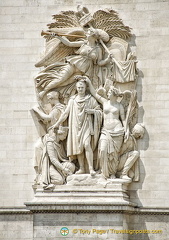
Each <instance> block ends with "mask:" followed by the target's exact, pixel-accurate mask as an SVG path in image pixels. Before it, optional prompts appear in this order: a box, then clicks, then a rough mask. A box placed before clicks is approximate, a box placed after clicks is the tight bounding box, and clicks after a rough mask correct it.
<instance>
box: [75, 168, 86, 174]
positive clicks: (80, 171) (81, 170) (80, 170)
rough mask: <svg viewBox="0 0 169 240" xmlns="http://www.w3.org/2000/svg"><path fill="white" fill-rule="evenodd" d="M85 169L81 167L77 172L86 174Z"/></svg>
mask: <svg viewBox="0 0 169 240" xmlns="http://www.w3.org/2000/svg"><path fill="white" fill-rule="evenodd" d="M84 173H85V171H84V170H83V169H79V170H78V171H77V172H76V173H75V174H84Z"/></svg>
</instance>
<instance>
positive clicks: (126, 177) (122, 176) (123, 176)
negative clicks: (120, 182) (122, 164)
mask: <svg viewBox="0 0 169 240" xmlns="http://www.w3.org/2000/svg"><path fill="white" fill-rule="evenodd" d="M120 178H121V179H124V180H131V178H129V177H128V176H127V175H121V176H120Z"/></svg>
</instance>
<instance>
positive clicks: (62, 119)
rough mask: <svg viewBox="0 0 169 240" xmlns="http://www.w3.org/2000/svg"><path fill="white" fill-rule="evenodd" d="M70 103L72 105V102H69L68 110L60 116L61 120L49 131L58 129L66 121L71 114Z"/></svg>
mask: <svg viewBox="0 0 169 240" xmlns="http://www.w3.org/2000/svg"><path fill="white" fill-rule="evenodd" d="M70 103H71V100H70V101H69V103H68V106H67V108H66V109H65V111H64V112H63V113H62V115H61V116H60V118H59V120H58V121H57V122H56V123H55V124H54V125H53V126H52V127H50V128H49V129H51V128H58V127H59V125H60V124H61V123H62V122H64V121H65V120H66V118H67V117H68V115H69V112H70Z"/></svg>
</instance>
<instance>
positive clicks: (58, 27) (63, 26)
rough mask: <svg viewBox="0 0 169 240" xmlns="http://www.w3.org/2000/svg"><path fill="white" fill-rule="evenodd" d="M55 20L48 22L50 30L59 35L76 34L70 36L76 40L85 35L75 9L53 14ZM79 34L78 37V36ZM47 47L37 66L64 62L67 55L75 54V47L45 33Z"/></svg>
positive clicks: (72, 39) (70, 38)
mask: <svg viewBox="0 0 169 240" xmlns="http://www.w3.org/2000/svg"><path fill="white" fill-rule="evenodd" d="M53 19H54V20H55V22H53V23H50V24H48V25H47V26H48V31H51V32H54V33H57V34H59V35H63V34H67V35H74V36H73V37H68V39H69V40H70V41H75V40H77V39H78V38H79V37H78V35H83V36H84V30H83V28H82V27H81V26H80V24H79V20H78V16H77V14H76V12H74V11H63V12H61V13H60V14H56V15H53ZM76 35H77V37H76ZM44 37H45V39H46V49H45V52H44V54H43V55H42V57H41V59H40V61H38V62H37V63H36V64H35V67H42V66H44V67H46V66H49V65H50V64H53V63H55V62H64V59H65V57H67V56H69V55H72V54H74V51H75V48H70V47H67V46H65V45H64V44H62V43H61V42H60V40H58V39H57V38H55V37H54V36H52V35H45V36H44Z"/></svg>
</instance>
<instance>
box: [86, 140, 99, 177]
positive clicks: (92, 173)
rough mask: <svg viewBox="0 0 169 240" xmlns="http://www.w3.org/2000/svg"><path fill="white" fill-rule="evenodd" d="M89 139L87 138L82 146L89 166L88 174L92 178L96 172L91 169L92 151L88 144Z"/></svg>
mask: <svg viewBox="0 0 169 240" xmlns="http://www.w3.org/2000/svg"><path fill="white" fill-rule="evenodd" d="M90 140H91V137H89V138H87V139H86V141H85V144H84V147H85V150H86V158H87V162H88V165H89V172H90V175H91V176H94V175H95V174H96V172H95V171H94V169H93V151H92V148H91V144H90Z"/></svg>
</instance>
